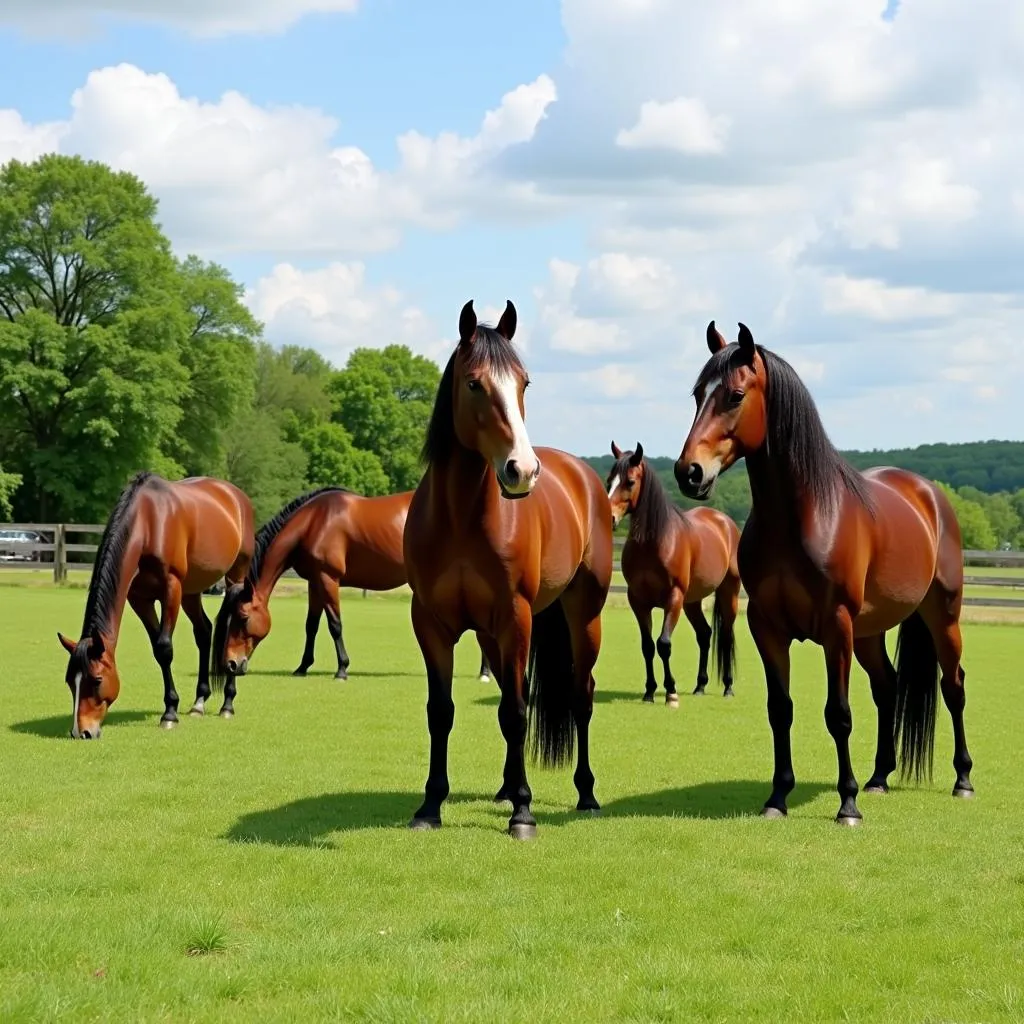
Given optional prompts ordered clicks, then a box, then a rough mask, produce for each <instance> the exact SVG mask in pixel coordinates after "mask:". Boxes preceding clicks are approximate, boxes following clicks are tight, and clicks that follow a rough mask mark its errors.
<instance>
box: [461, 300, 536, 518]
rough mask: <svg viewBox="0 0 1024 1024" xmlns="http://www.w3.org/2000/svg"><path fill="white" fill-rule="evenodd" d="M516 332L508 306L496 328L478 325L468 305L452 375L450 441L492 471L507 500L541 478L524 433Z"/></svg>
mask: <svg viewBox="0 0 1024 1024" xmlns="http://www.w3.org/2000/svg"><path fill="white" fill-rule="evenodd" d="M515 331H516V309H515V306H513V305H512V303H511V302H508V303H507V304H506V306H505V312H504V313H503V314H502V315H501V320H499V321H498V326H497V327H496V328H490V327H486V326H484V325H480V324H477V320H476V313H474V312H473V302H472V300H470V301H469V302H467V303H466V305H465V306H463V308H462V315H461V316H460V317H459V347H458V348H457V349H456V351H455V354H454V356H453V357H452V374H451V387H452V419H453V427H454V431H455V437H456V438H457V439H458V441H459V443H460V444H461V445H462V446H463V447H465V448H468V449H470V450H471V451H476V452H478V453H479V454H480V455H482V456H483V458H484V459H486V460H487V462H488V463H489V464H490V465H491V466H492V467H493V468H494V472H495V475H496V476H497V478H498V483H499V485H500V486H501V493H502V494H503V495H504V496H505V497H506V498H523V497H526V495H528V494H529V493H530V492H531V491H532V490H533V488H534V486H535V485H536V483H537V477H538V476H540V460H539V459H538V458H537V453H536V452H535V451H534V450H533V446H532V445H531V444H530V438H529V437H528V436H527V433H526V422H525V407H524V404H523V395H524V393H525V391H526V388H527V385H528V384H529V383H530V381H529V378H528V377H527V374H526V368H525V367H524V366H523V364H522V362H521V360H520V359H519V356H518V354H517V353H516V351H515V349H514V348H513V347H512V344H511V341H512V336H513V335H514V334H515Z"/></svg>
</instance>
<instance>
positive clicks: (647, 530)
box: [609, 452, 682, 544]
mask: <svg viewBox="0 0 1024 1024" xmlns="http://www.w3.org/2000/svg"><path fill="white" fill-rule="evenodd" d="M632 454H633V453H632V452H623V453H622V456H621V457H620V458H619V459H618V460H617V461H616V463H615V466H614V467H613V468H612V472H611V474H610V475H609V479H611V477H612V476H614V475H615V474H618V476H619V479H620V480H625V479H626V473H627V470H628V469H629V468H630V465H629V459H630V456H631V455H632ZM640 465H641V466H643V468H644V471H643V475H642V476H641V478H640V479H641V483H640V496H639V497H638V498H637V502H636V508H635V509H634V510H633V512H632V513H631V514H630V522H629V536H630V538H631V539H632V540H635V541H637V542H638V543H640V544H648V543H651V544H656V543H657V542H658V541H660V540H661V538H662V537H663V536H664V535H665V531H666V530H667V529H668V528H669V526H670V525H671V523H672V521H673V519H674V518H676V517H679V518H682V510H681V509H679V508H678V507H677V506H676V505H675V504H673V502H672V500H671V499H670V498H669V496H668V494H667V493H666V492H665V488H664V486H663V485H662V482H661V480H660V479H659V478H658V474H657V473H656V472H655V471H654V469H653V467H652V466H651V464H650V463H649V462H648V461H647V459H646V458H645V459H642V460H641V462H640Z"/></svg>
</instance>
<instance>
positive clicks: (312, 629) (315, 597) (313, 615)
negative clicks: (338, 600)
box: [292, 580, 324, 676]
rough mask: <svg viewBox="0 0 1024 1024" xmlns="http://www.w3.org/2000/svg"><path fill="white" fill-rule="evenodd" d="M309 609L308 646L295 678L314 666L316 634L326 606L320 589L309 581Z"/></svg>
mask: <svg viewBox="0 0 1024 1024" xmlns="http://www.w3.org/2000/svg"><path fill="white" fill-rule="evenodd" d="M306 594H307V601H308V607H307V609H306V646H305V647H304V648H303V651H302V661H300V662H299V667H298V668H297V669H296V670H295V671H294V672H293V673H292V675H293V676H304V675H305V674H306V673H307V672H308V671H309V669H310V668H311V667H312V665H313V658H314V649H315V647H316V634H317V632H318V631H319V629H320V616H321V615H323V611H324V604H323V599H322V597H321V595H320V591H319V588H318V587H317V585H316V584H315V583H314V582H313V580H309V582H308V584H307V586H306Z"/></svg>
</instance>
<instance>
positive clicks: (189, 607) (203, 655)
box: [181, 594, 213, 715]
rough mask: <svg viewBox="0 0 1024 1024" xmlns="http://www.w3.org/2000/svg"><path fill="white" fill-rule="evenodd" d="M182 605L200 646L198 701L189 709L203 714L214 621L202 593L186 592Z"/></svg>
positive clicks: (208, 677) (208, 680)
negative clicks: (205, 607)
mask: <svg viewBox="0 0 1024 1024" xmlns="http://www.w3.org/2000/svg"><path fill="white" fill-rule="evenodd" d="M181 607H182V608H183V609H184V611H185V614H186V615H187V616H188V617H189V621H190V622H191V623H192V636H193V637H194V638H195V641H196V647H198V648H199V679H198V681H197V683H196V701H195V703H194V704H193V705H192V707H191V708H190V709H189V714H190V715H202V714H203V713H204V712H205V710H206V700H207V698H208V697H209V696H210V642H211V640H212V638H213V623H212V622H210V620H209V618H208V616H207V614H206V612H205V611H204V609H203V595H202V594H185V595H184V596H183V597H182V599H181Z"/></svg>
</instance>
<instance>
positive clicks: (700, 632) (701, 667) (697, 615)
mask: <svg viewBox="0 0 1024 1024" xmlns="http://www.w3.org/2000/svg"><path fill="white" fill-rule="evenodd" d="M683 614H684V615H685V616H686V618H687V619H688V620H689V623H690V625H691V626H693V631H694V633H696V634H697V649H698V651H699V652H700V656H699V660H698V663H697V686H696V687H695V688H694V691H693V693H694V696H696V695H697V694H703V693H704V690H705V688H706V687H707V685H708V657H709V656H710V654H711V626H710V625H708V620H707V618H706V617H705V615H704V609H703V608H702V607H701V605H700V602H699V601H691V602H690V604H684V605H683ZM731 682H732V680H730V683H731Z"/></svg>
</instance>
